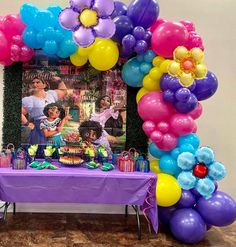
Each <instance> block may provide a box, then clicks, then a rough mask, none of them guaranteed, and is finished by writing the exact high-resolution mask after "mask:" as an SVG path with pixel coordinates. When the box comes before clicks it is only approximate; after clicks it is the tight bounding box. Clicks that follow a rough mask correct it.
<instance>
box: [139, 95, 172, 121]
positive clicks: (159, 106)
mask: <svg viewBox="0 0 236 247" xmlns="http://www.w3.org/2000/svg"><path fill="white" fill-rule="evenodd" d="M138 113H139V115H140V117H141V118H142V119H143V120H144V121H147V120H150V121H153V122H154V123H158V122H160V121H163V120H165V119H168V118H169V117H170V115H171V106H170V105H169V104H167V103H165V102H164V101H163V97H162V93H161V92H151V93H148V94H146V95H144V96H143V97H142V98H141V100H140V101H139V103H138Z"/></svg>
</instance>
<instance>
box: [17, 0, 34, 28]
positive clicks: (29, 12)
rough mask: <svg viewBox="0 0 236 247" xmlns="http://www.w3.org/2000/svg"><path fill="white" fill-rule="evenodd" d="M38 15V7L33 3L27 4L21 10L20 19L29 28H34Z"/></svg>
mask: <svg viewBox="0 0 236 247" xmlns="http://www.w3.org/2000/svg"><path fill="white" fill-rule="evenodd" d="M37 13H38V9H37V7H35V6H34V5H33V4H31V3H25V4H23V5H22V6H21V8H20V18H21V20H22V21H23V22H24V23H25V24H27V25H28V26H33V24H34V19H35V17H36V15H37Z"/></svg>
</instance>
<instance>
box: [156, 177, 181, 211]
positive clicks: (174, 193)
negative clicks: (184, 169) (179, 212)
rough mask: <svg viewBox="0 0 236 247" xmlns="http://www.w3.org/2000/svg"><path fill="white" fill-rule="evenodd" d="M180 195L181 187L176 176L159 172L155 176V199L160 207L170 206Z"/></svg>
mask: <svg viewBox="0 0 236 247" xmlns="http://www.w3.org/2000/svg"><path fill="white" fill-rule="evenodd" d="M180 197H181V188H180V186H179V184H178V181H177V180H176V178H174V177H173V176H171V175H169V174H165V173H160V174H158V176H157V186H156V200H157V205H158V206H161V207H170V206H172V205H174V204H175V203H177V202H178V201H179V199H180Z"/></svg>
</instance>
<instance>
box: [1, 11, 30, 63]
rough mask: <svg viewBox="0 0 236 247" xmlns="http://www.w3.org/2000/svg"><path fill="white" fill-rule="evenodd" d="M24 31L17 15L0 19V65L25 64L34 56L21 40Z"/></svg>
mask: <svg viewBox="0 0 236 247" xmlns="http://www.w3.org/2000/svg"><path fill="white" fill-rule="evenodd" d="M24 29H25V25H24V23H23V22H22V21H21V19H20V18H19V15H6V16H3V17H0V51H1V52H0V63H1V64H3V65H11V64H13V63H14V62H19V61H21V62H27V61H29V60H30V59H31V58H32V57H33V56H34V50H33V49H31V48H29V47H27V46H26V45H25V43H24V42H23V40H22V33H23V30H24Z"/></svg>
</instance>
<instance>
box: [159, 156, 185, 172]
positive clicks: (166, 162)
mask: <svg viewBox="0 0 236 247" xmlns="http://www.w3.org/2000/svg"><path fill="white" fill-rule="evenodd" d="M159 167H160V169H161V171H163V172H164V173H168V174H170V175H178V174H179V173H180V172H181V169H180V168H179V167H178V165H177V162H176V160H174V159H173V158H172V157H171V156H170V155H163V156H162V157H161V158H160V161H159Z"/></svg>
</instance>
